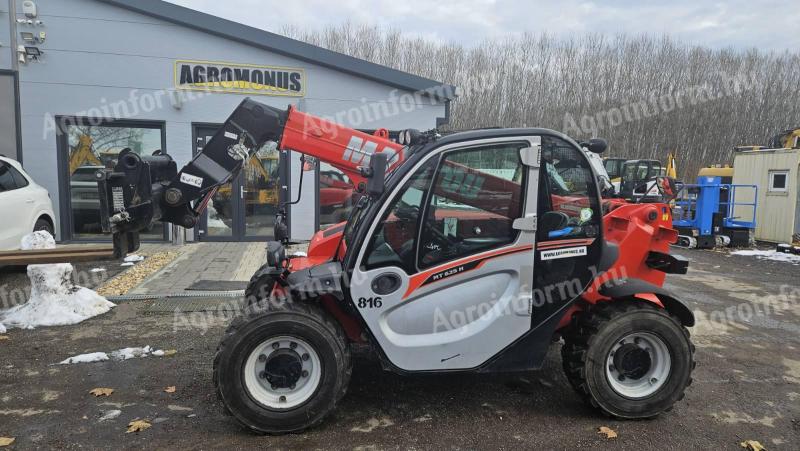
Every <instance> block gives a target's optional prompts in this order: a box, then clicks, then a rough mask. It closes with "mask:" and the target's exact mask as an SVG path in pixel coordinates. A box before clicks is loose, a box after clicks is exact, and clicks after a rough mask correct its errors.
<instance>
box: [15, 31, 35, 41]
mask: <svg viewBox="0 0 800 451" xmlns="http://www.w3.org/2000/svg"><path fill="white" fill-rule="evenodd" d="M19 36H20V37H21V38H22V40H23V41H25V42H34V41H36V36H34V35H33V33H31V32H30V31H20V32H19Z"/></svg>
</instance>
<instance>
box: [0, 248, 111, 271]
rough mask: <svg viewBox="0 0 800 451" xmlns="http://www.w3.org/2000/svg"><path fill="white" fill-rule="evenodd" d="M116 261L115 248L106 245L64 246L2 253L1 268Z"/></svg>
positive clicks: (0, 255)
mask: <svg viewBox="0 0 800 451" xmlns="http://www.w3.org/2000/svg"><path fill="white" fill-rule="evenodd" d="M112 259H114V247H113V246H110V245H105V244H98V245H86V246H63V247H57V248H55V249H35V250H29V251H0V266H17V265H39V264H47V263H75V262H89V261H96V260H112Z"/></svg>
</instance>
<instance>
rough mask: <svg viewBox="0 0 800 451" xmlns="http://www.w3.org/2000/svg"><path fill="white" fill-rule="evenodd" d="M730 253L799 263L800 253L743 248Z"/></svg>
mask: <svg viewBox="0 0 800 451" xmlns="http://www.w3.org/2000/svg"><path fill="white" fill-rule="evenodd" d="M731 254H732V255H745V256H749V257H756V258H758V259H760V260H772V261H776V262H784V263H792V264H795V265H800V255H794V254H786V253H783V252H778V251H774V250H772V251H759V250H743V251H733V252H731Z"/></svg>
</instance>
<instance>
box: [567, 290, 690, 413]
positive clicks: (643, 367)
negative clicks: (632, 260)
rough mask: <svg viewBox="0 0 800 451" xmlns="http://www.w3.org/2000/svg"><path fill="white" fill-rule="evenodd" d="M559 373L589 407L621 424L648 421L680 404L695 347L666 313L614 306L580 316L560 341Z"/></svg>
mask: <svg viewBox="0 0 800 451" xmlns="http://www.w3.org/2000/svg"><path fill="white" fill-rule="evenodd" d="M565 341H566V343H565V345H564V347H563V348H562V350H561V355H562V361H563V365H564V372H565V373H566V375H567V378H568V379H569V381H570V384H571V385H572V386H573V388H574V389H575V390H576V391H577V392H578V393H579V394H580V395H581V397H582V398H583V399H584V400H585V401H586V402H587V403H588V404H589V405H590V406H592V407H594V408H596V409H599V410H601V411H602V412H604V413H606V414H608V415H611V416H614V417H618V418H625V419H639V418H652V417H655V416H657V415H659V414H660V413H662V412H665V411H668V410H670V409H671V408H672V406H673V405H674V404H675V403H676V402H677V401H679V400H681V399H683V396H684V390H685V389H686V387H688V386H689V385H690V384H691V383H692V378H691V373H692V370H693V369H694V367H695V361H694V345H693V344H692V342H691V340H690V338H689V332H688V330H687V329H686V328H685V327H683V325H682V324H681V323H680V321H679V320H678V319H677V318H675V317H674V316H672V315H670V314H669V312H667V311H666V310H664V309H662V308H658V307H657V306H654V305H651V304H649V303H647V302H635V301H614V302H609V303H606V304H600V305H597V306H594V307H593V308H592V309H590V310H589V311H587V312H584V313H582V314H581V315H580V316H579V317H578V318H577V319H576V321H575V323H574V324H573V325H572V329H571V330H570V332H569V333H568V334H566V335H565Z"/></svg>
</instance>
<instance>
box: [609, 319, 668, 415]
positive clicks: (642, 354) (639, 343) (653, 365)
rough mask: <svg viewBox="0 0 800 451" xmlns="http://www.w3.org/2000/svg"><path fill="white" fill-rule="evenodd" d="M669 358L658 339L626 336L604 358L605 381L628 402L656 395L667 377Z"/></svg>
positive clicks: (640, 334)
mask: <svg viewBox="0 0 800 451" xmlns="http://www.w3.org/2000/svg"><path fill="white" fill-rule="evenodd" d="M671 369H672V357H671V356H670V353H669V347H667V344H666V343H665V342H664V340H663V339H661V337H659V336H657V335H655V334H652V333H649V332H634V333H631V334H628V335H626V336H625V337H623V338H622V339H620V340H619V341H617V343H615V344H614V346H612V347H611V350H610V351H609V353H608V356H607V358H606V378H607V379H608V383H609V385H611V388H612V389H613V390H614V391H615V392H617V394H619V395H621V396H624V397H626V398H631V399H639V398H646V397H648V396H650V395H652V394H653V393H655V392H657V391H658V390H659V389H660V388H661V387H663V386H664V384H665V383H666V382H667V379H668V378H669V374H670V370H671Z"/></svg>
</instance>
